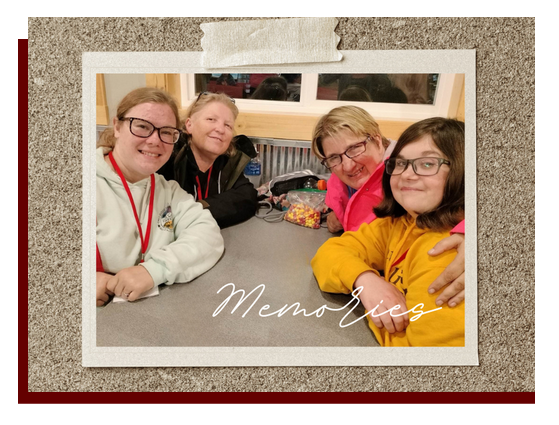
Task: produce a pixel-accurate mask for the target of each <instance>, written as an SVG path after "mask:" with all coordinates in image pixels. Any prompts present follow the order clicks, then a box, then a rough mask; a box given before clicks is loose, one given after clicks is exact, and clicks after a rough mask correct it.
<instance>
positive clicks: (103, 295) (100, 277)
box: [96, 272, 113, 307]
mask: <svg viewBox="0 0 559 425" xmlns="http://www.w3.org/2000/svg"><path fill="white" fill-rule="evenodd" d="M111 277H113V276H112V275H110V274H107V273H103V272H97V274H96V281H97V307H101V306H103V305H105V304H106V303H107V301H109V296H111V295H113V293H112V292H111V291H109V290H108V289H107V282H108V281H109V279H110V278H111Z"/></svg>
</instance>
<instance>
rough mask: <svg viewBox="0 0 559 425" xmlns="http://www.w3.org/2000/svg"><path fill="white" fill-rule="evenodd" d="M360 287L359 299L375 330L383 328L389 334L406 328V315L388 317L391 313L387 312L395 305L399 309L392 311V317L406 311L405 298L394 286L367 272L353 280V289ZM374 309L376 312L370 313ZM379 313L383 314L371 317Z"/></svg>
mask: <svg viewBox="0 0 559 425" xmlns="http://www.w3.org/2000/svg"><path fill="white" fill-rule="evenodd" d="M360 286H362V287H363V290H362V291H361V294H360V295H359V298H360V299H361V302H362V303H363V306H364V307H365V309H366V310H367V311H368V312H369V316H370V317H371V319H372V321H373V323H374V324H375V326H376V327H377V328H379V329H382V328H385V329H386V330H387V331H388V332H389V333H394V332H401V331H403V330H404V329H406V328H407V326H408V324H409V315H408V313H406V314H404V315H401V316H396V317H393V316H391V315H390V313H391V312H387V311H388V310H390V309H391V308H393V307H395V306H396V305H399V306H400V308H399V309H394V310H393V313H394V315H397V314H401V313H403V312H405V311H407V308H406V298H405V297H404V294H402V293H401V292H400V291H398V289H396V287H395V286H394V285H392V284H391V283H390V282H386V281H385V280H384V279H382V278H381V277H379V276H377V275H376V274H375V273H373V272H370V271H369V272H365V273H361V274H360V275H359V277H358V278H357V279H356V280H355V283H354V284H353V287H354V288H358V287H360ZM381 301H382V303H381ZM377 306H378V307H377ZM375 308H376V310H375V311H374V312H373V313H371V311H372V310H374V309H375ZM381 313H384V314H383V315H382V316H379V317H375V316H373V315H379V314H381Z"/></svg>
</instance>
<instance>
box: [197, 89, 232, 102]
mask: <svg viewBox="0 0 559 425" xmlns="http://www.w3.org/2000/svg"><path fill="white" fill-rule="evenodd" d="M207 94H214V93H213V92H211V91H203V92H200V94H199V95H198V97H197V98H196V102H198V101H199V100H200V98H201V97H202V96H205V95H207ZM215 94H218V93H215ZM226 96H227V95H226ZM227 97H228V98H229V100H230V101H231V102H232V103H233V104H234V103H235V99H233V98H232V97H229V96H227ZM196 102H194V103H196Z"/></svg>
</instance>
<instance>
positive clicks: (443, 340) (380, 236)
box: [311, 118, 464, 347]
mask: <svg viewBox="0 0 559 425" xmlns="http://www.w3.org/2000/svg"><path fill="white" fill-rule="evenodd" d="M342 158H343V157H342ZM385 165H386V166H385V172H384V176H383V191H384V200H383V201H382V202H381V203H380V204H379V205H378V207H376V208H375V209H374V212H375V214H376V216H377V217H378V218H377V219H376V220H374V221H373V222H372V223H370V224H363V225H362V226H361V227H360V228H359V230H357V231H355V232H345V233H344V234H343V235H342V236H341V237H339V238H332V239H330V240H329V241H327V242H326V243H325V244H324V245H323V246H322V247H321V248H320V249H319V250H318V252H317V254H316V256H315V257H314V258H313V260H312V263H311V264H312V267H313V271H314V274H315V276H316V279H317V281H318V284H319V286H320V288H321V289H322V290H323V291H326V292H336V293H340V292H341V293H351V292H353V291H356V292H354V294H359V298H360V300H361V302H362V303H363V305H364V307H365V309H366V310H367V311H368V312H369V314H368V315H367V318H368V320H369V326H370V327H371V329H372V331H373V333H374V334H375V337H376V338H377V340H378V342H379V343H380V344H381V345H383V346H403V347H411V346H424V347H432V346H464V303H461V304H459V305H458V306H456V307H454V308H450V307H448V306H447V305H444V306H442V307H439V306H438V305H437V304H436V302H435V300H436V298H437V296H438V293H433V294H429V293H428V290H427V289H428V287H429V285H430V284H431V282H433V280H434V279H435V278H436V277H437V276H438V275H439V274H440V273H441V272H442V271H443V270H444V269H445V268H446V266H448V265H449V264H450V262H451V261H452V260H453V258H454V257H455V255H456V251H453V250H451V251H447V252H446V253H444V254H442V255H439V256H436V257H431V256H429V255H428V254H427V252H428V251H429V250H430V249H431V247H433V246H434V245H435V244H436V243H437V242H438V241H440V240H441V239H444V238H445V237H447V236H449V231H450V230H451V229H452V228H453V227H454V226H456V224H458V223H459V222H460V221H461V220H463V218H464V124H463V123H462V122H459V121H456V120H450V119H445V118H429V119H426V120H423V121H420V122H418V123H415V124H413V125H412V126H411V127H409V128H408V129H407V130H406V131H404V133H403V134H402V136H400V139H399V140H398V143H397V144H396V146H395V147H394V150H393V152H392V154H391V155H390V158H389V159H387V160H386V161H385ZM379 270H383V271H384V278H382V277H380V274H379V272H378V271H379ZM383 302H384V303H385V304H388V305H390V306H396V305H399V306H400V308H399V309H397V308H396V307H393V308H390V309H388V310H387V309H386V308H385V307H384V306H383ZM406 312H408V313H406Z"/></svg>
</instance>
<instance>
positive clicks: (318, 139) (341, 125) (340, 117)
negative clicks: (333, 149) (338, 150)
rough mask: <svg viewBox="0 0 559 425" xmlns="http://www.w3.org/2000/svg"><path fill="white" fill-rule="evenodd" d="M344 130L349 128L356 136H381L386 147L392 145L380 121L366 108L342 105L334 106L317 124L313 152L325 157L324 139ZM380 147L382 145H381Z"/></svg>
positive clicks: (322, 157)
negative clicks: (381, 131)
mask: <svg viewBox="0 0 559 425" xmlns="http://www.w3.org/2000/svg"><path fill="white" fill-rule="evenodd" d="M342 130H348V131H350V132H352V133H353V134H354V135H355V136H357V137H361V136H371V138H373V137H374V136H377V135H378V136H380V137H381V140H382V146H383V147H384V149H386V148H387V147H388V146H389V145H390V141H389V140H388V139H386V138H385V137H384V136H383V135H382V134H381V133H380V128H379V125H378V123H377V122H376V121H375V119H374V118H373V117H372V116H371V114H369V113H368V112H367V111H365V110H364V109H362V108H360V107H358V106H340V107H339V108H334V109H332V110H331V111H330V112H328V113H327V114H326V115H324V116H323V117H322V118H320V120H319V121H318V123H317V124H316V126H315V128H314V131H313V137H312V145H311V149H312V151H313V153H314V154H315V155H316V156H317V157H318V158H320V159H324V158H325V157H326V156H325V155H324V149H323V147H322V141H323V140H324V139H325V138H327V137H333V136H335V135H336V134H338V133H339V132H340V131H342ZM379 147H380V146H379Z"/></svg>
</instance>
